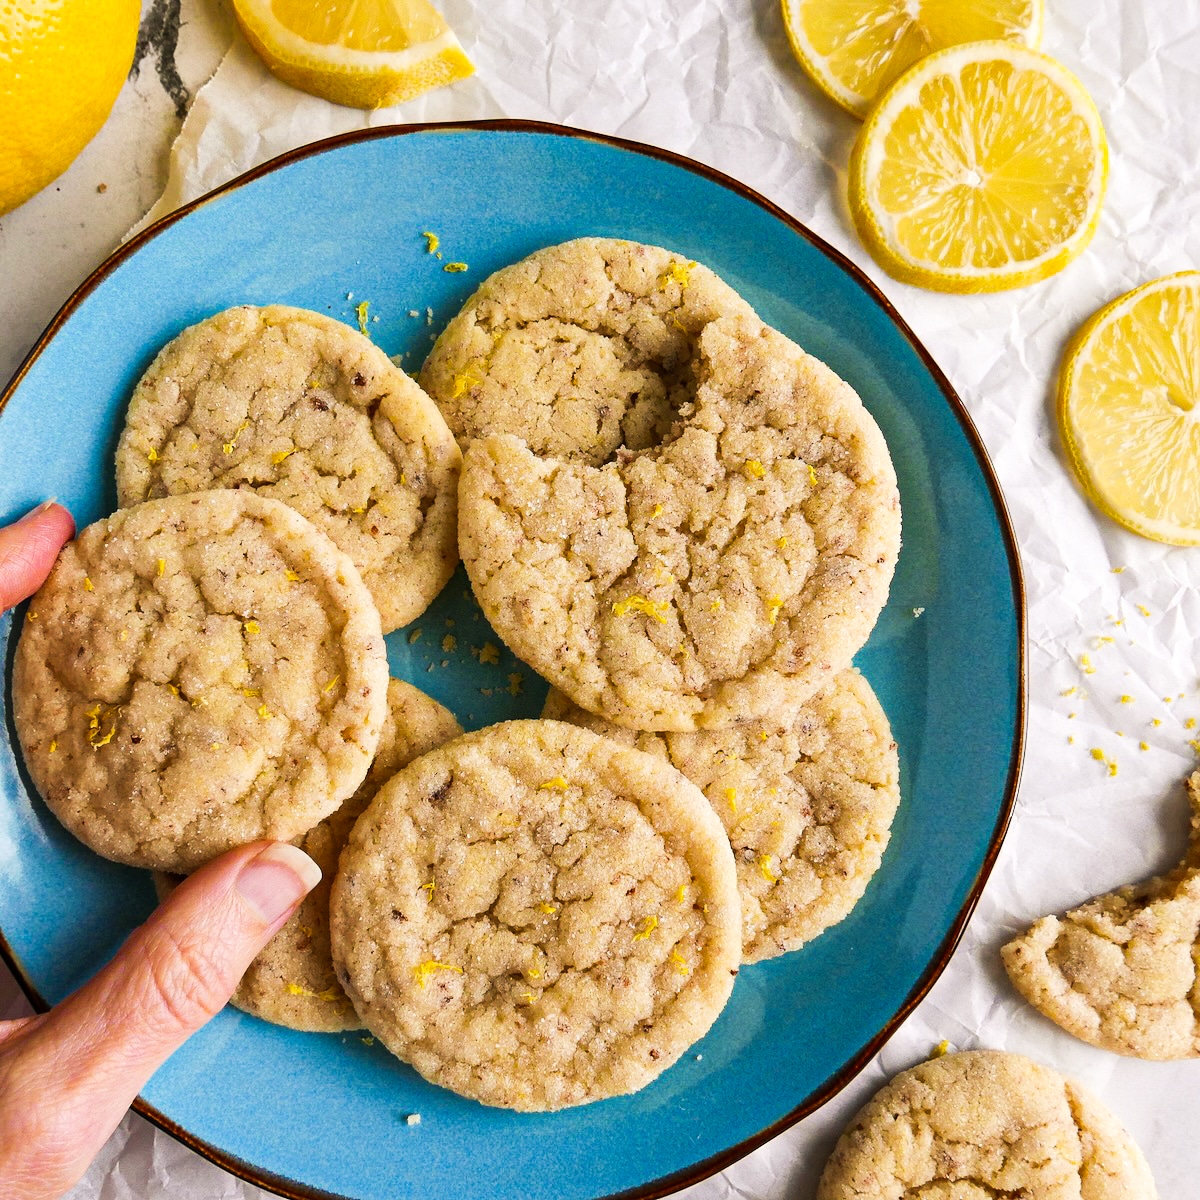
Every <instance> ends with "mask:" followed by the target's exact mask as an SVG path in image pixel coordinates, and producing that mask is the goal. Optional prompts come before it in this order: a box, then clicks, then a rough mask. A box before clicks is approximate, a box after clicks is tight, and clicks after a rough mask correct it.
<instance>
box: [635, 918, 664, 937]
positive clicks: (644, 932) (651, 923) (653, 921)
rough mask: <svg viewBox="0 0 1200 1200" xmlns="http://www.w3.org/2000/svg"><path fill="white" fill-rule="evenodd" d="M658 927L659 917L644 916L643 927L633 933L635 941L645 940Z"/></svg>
mask: <svg viewBox="0 0 1200 1200" xmlns="http://www.w3.org/2000/svg"><path fill="white" fill-rule="evenodd" d="M657 928H658V918H657V917H656V916H653V915H651V916H649V917H643V918H642V928H641V930H640V931H639V932H638V933H635V934H634V935H633V940H634V941H635V942H644V941H645V940H646V939H647V938H648V937H649V936H650V935H651V934H652V933H653V932H654V931H655V930H656V929H657Z"/></svg>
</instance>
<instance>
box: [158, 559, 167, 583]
mask: <svg viewBox="0 0 1200 1200" xmlns="http://www.w3.org/2000/svg"><path fill="white" fill-rule="evenodd" d="M166 573H167V560H166V559H165V558H160V559H159V560H158V577H159V579H161V578H162V577H163V576H164V575H165V574H166Z"/></svg>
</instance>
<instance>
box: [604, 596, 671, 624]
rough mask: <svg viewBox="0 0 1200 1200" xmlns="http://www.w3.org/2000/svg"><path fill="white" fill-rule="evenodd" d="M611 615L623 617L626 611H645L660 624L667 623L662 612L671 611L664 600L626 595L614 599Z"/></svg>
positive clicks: (668, 604)
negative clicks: (619, 598) (620, 598)
mask: <svg viewBox="0 0 1200 1200" xmlns="http://www.w3.org/2000/svg"><path fill="white" fill-rule="evenodd" d="M612 611H613V615H614V616H617V617H623V616H624V615H625V614H626V613H627V612H630V611H633V612H640V613H645V615H646V616H648V617H653V618H654V619H655V620H656V621H657V622H658V623H659V624H660V625H665V624H666V623H667V618H666V616H665V615H664V614H666V613H668V612H670V611H671V605H670V603H669V602H668V601H666V600H648V599H647V598H646V597H645V596H627V597H626V598H625V599H624V600H616V601H614V602H613V606H612Z"/></svg>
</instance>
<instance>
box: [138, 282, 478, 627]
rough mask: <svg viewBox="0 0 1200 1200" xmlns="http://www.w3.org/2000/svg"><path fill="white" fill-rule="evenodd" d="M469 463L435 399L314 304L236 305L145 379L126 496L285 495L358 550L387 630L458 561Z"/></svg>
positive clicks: (416, 608)
mask: <svg viewBox="0 0 1200 1200" xmlns="http://www.w3.org/2000/svg"><path fill="white" fill-rule="evenodd" d="M460 463H461V455H460V454H459V451H458V447H457V445H456V444H455V441H454V437H453V435H452V434H451V433H450V431H449V429H447V427H446V423H445V421H443V420H442V418H441V415H440V414H439V413H438V410H437V407H436V405H434V404H433V402H432V401H431V400H430V399H429V397H428V396H426V395H425V393H424V392H422V391H421V389H420V388H419V387H418V386H417V385H416V384H415V383H414V382H413V381H412V380H411V379H409V377H408V376H407V375H405V374H404V372H403V371H402V370H400V368H399V367H397V366H395V365H394V364H393V363H392V362H391V360H390V359H389V358H388V357H387V355H386V354H384V353H383V351H382V350H380V349H379V348H378V347H377V346H375V345H373V344H372V342H371V341H370V339H369V338H367V337H364V336H363V335H362V334H360V333H359V332H357V331H356V330H353V329H351V328H349V327H348V326H346V325H343V324H342V323H341V322H340V321H335V320H333V319H332V318H330V317H326V316H322V315H321V314H320V313H314V312H308V311H307V310H305V309H300V308H287V307H284V306H282V305H272V306H270V307H267V308H253V307H251V306H249V305H242V306H240V307H238V308H231V309H227V310H226V311H224V312H220V313H217V314H216V315H215V316H212V317H209V318H208V319H207V320H204V321H201V322H200V323H199V324H198V325H193V326H191V327H190V328H188V329H185V330H184V331H183V332H182V333H181V334H180V335H179V336H178V337H176V338H175V339H174V340H173V341H171V342H169V343H168V344H167V345H166V346H165V347H163V349H162V350H161V351H160V352H159V354H158V357H157V358H155V360H154V362H153V363H152V364H151V365H150V369H149V370H148V371H147V372H146V374H145V375H143V376H142V378H141V380H140V381H139V382H138V385H137V387H136V388H135V389H134V393H133V397H132V399H131V400H130V403H129V413H128V415H127V417H126V424H125V429H124V432H123V433H122V434H121V440H120V444H119V445H118V447H117V495H118V499H119V502H120V503H121V505H123V506H124V505H129V504H136V503H137V502H138V501H140V500H149V499H156V498H158V497H162V496H174V495H178V494H180V493H184V492H199V491H207V490H209V489H212V488H243V489H253V490H255V491H257V492H259V493H260V494H261V495H264V496H268V497H270V498H271V499H274V500H282V501H283V502H284V503H285V504H289V505H291V507H292V508H294V509H296V511H297V512H300V513H302V514H303V515H304V516H306V517H307V518H308V519H309V520H310V521H312V522H313V524H314V525H316V526H317V528H318V529H320V530H321V531H322V532H323V533H325V534H326V535H327V536H328V537H329V538H330V539H331V540H332V541H333V542H334V544H335V545H337V546H338V547H339V549H341V550H343V551H345V552H346V553H347V554H348V555H349V556H350V557H351V559H353V561H354V565H355V566H356V567H357V568H358V570H359V573H360V574H361V575H362V577H363V581H364V582H365V583H366V585H367V587H368V588H369V589H370V591H371V595H372V596H373V597H374V599H375V604H376V607H377V608H378V609H379V613H380V617H381V619H382V622H383V629H384V632H385V633H386V632H388V631H390V630H392V629H397V628H399V627H400V626H401V625H406V624H407V623H408V622H409V621H411V620H413V619H415V618H416V617H418V616H419V615H420V614H421V613H422V612H423V611H424V610H425V608H426V607H427V606H428V604H429V602H430V601H431V600H432V599H433V598H434V596H436V595H437V593H438V592H439V591H440V590H441V589H442V587H443V585H444V584H445V583H446V581H447V580H448V579H449V578H450V575H451V573H452V572H453V570H454V566H455V564H456V562H457V561H458V554H457V550H456V548H455V528H456V495H457V487H458V471H459V466H460Z"/></svg>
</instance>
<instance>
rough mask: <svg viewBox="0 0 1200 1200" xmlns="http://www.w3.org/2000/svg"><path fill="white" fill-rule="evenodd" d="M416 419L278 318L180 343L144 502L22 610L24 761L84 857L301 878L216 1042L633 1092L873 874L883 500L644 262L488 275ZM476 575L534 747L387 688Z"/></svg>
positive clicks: (151, 451)
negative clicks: (413, 640) (285, 854)
mask: <svg viewBox="0 0 1200 1200" xmlns="http://www.w3.org/2000/svg"><path fill="white" fill-rule="evenodd" d="M420 385H421V386H420V387H418V386H417V384H416V383H414V382H413V381H412V380H410V379H409V378H408V377H407V376H406V375H404V373H403V372H402V371H400V369H399V368H398V367H396V366H394V365H393V364H392V363H391V362H390V361H389V360H388V359H387V357H386V356H385V355H384V354H383V353H382V352H381V351H380V350H378V349H377V348H376V347H375V346H373V345H372V344H371V342H370V341H369V339H367V338H366V337H364V336H362V335H361V334H359V333H357V332H356V331H354V330H351V329H349V328H347V327H346V326H344V325H342V324H340V323H338V322H335V321H332V320H329V319H327V318H324V317H321V316H319V315H318V314H315V313H309V312H305V311H303V310H299V309H290V308H283V307H268V308H262V309H256V308H249V307H242V308H236V309H232V310H229V311H227V312H224V313H220V314H218V315H216V316H214V317H212V318H210V319H209V320H206V321H203V322H201V323H200V324H199V325H196V326H193V327H192V328H190V329H187V330H185V331H184V332H183V333H181V334H180V335H179V337H177V338H176V339H175V340H174V341H173V342H171V343H170V344H169V345H168V346H167V347H166V348H165V349H164V350H163V351H162V352H161V353H160V354H159V356H158V358H157V359H156V360H155V362H154V363H153V364H152V366H151V367H150V369H149V371H148V372H147V373H146V375H145V376H144V377H143V379H142V380H141V381H140V383H139V384H138V386H137V388H136V390H135V393H134V396H133V398H132V401H131V403H130V408H129V414H128V421H127V425H126V428H125V431H124V433H123V435H122V437H121V441H120V446H119V448H118V453H117V485H118V494H119V498H120V502H121V504H122V505H123V506H124V507H123V508H122V509H121V510H120V511H118V512H117V513H115V514H114V515H113V516H112V517H110V518H108V519H107V520H104V521H101V522H98V523H97V524H96V525H93V526H91V527H89V528H88V529H86V530H84V531H83V533H82V534H81V535H80V537H79V538H78V539H77V540H76V542H74V543H72V545H70V546H68V547H67V548H66V549H65V550H64V552H63V554H62V556H61V558H60V560H59V562H58V564H57V565H56V567H55V570H54V572H53V573H52V575H51V577H50V579H49V580H48V581H47V583H46V585H45V586H44V587H43V589H42V591H41V592H39V593H38V595H37V596H36V597H35V598H34V600H33V601H32V603H31V606H30V610H29V613H28V614H27V618H26V623H25V626H24V629H23V632H22V637H21V641H20V645H19V647H18V651H17V655H16V662H15V674H14V716H15V722H16V727H17V731H18V734H19V736H20V738H21V742H22V746H23V748H24V752H25V757H26V761H27V763H28V765H29V769H30V773H31V775H32V777H33V779H34V781H35V782H36V784H37V786H38V788H39V790H40V791H41V793H42V795H43V796H44V797H45V799H46V801H47V803H48V805H49V806H50V807H51V809H52V810H53V811H54V813H55V814H56V815H57V816H58V817H59V819H60V820H61V821H62V822H63V823H64V825H66V827H67V828H68V829H70V830H71V831H72V832H73V833H75V834H76V835H77V836H78V837H80V838H81V839H82V840H83V841H85V842H86V843H87V844H88V845H90V846H92V847H93V848H94V849H95V850H97V851H98V852H99V853H101V854H104V855H106V856H108V857H110V858H113V859H116V860H117V861H120V862H126V863H131V864H134V865H139V866H144V867H149V868H152V869H154V870H155V871H158V872H160V873H163V874H161V875H160V879H159V884H160V888H161V889H163V890H165V889H167V888H169V887H170V886H171V884H170V879H169V876H168V875H167V874H165V873H176V874H179V873H184V872H187V871H189V870H192V869H193V868H195V867H196V866H198V865H199V864H200V863H202V862H204V861H206V860H208V859H209V858H211V857H212V856H214V855H215V854H218V853H220V852H221V851H223V850H225V849H227V848H229V847H231V846H234V845H238V844H241V843H244V842H247V841H250V840H253V839H256V838H263V837H268V838H281V839H292V840H295V841H296V843H297V844H299V845H302V846H303V847H304V848H305V849H306V850H307V851H308V852H309V853H310V854H311V855H312V856H313V857H314V858H315V859H316V860H317V861H318V862H319V863H320V865H321V867H322V870H323V871H324V873H325V882H324V883H323V884H322V887H321V888H320V889H318V890H317V891H316V892H314V893H313V894H312V895H310V897H309V898H308V900H307V901H306V902H305V904H304V905H303V906H302V908H301V909H300V910H299V911H298V912H297V914H296V915H295V916H294V917H293V918H292V920H291V921H290V922H289V923H288V925H287V926H285V928H284V929H283V930H282V931H281V932H280V933H279V934H278V935H277V937H276V939H275V941H274V942H273V943H272V945H271V946H269V947H268V948H267V950H266V951H264V953H263V955H262V956H261V957H260V958H259V960H257V961H256V963H255V964H254V965H253V966H252V968H251V970H250V972H248V974H247V976H246V977H245V979H243V981H242V984H241V987H240V988H239V991H238V994H237V995H236V996H235V998H234V1001H235V1003H237V1004H238V1005H239V1006H240V1007H243V1008H245V1009H247V1010H248V1011H250V1012H253V1013H255V1014H257V1015H259V1016H262V1017H264V1018H266V1019H268V1020H272V1021H278V1022H281V1023H283V1024H287V1025H290V1026H292V1027H294V1028H300V1029H313V1030H337V1029H347V1028H354V1027H357V1026H358V1025H359V1024H363V1025H365V1026H366V1027H367V1028H368V1029H370V1030H371V1032H372V1033H374V1034H375V1035H376V1036H377V1037H378V1038H379V1039H380V1040H381V1041H382V1042H383V1043H384V1044H385V1045H386V1046H387V1047H388V1048H389V1049H390V1050H392V1051H393V1052H394V1053H396V1054H397V1055H399V1056H400V1057H401V1058H403V1059H404V1060H405V1061H407V1062H410V1063H412V1064H413V1066H414V1067H416V1069H417V1070H418V1071H420V1072H421V1073H422V1074H423V1075H424V1076H426V1077H427V1078H429V1079H431V1080H433V1081H435V1082H437V1083H439V1084H442V1085H444V1086H447V1087H450V1088H453V1089H454V1090H455V1091H458V1092H460V1093H461V1094H463V1095H466V1096H470V1097H474V1098H475V1099H478V1100H480V1101H482V1102H484V1103H487V1104H497V1105H505V1106H509V1107H513V1108H517V1109H522V1110H548V1109H558V1108H562V1107H565V1106H568V1105H574V1104H580V1103H584V1102H587V1101H591V1100H597V1099H601V1098H604V1097H606V1096H612V1095H618V1094H621V1093H625V1092H629V1091H632V1090H634V1089H636V1088H638V1087H641V1086H643V1085H644V1084H646V1083H648V1082H649V1081H650V1080H651V1079H653V1078H654V1077H655V1076H656V1075H658V1074H659V1073H660V1072H661V1071H662V1070H664V1069H665V1068H666V1067H667V1066H669V1065H670V1064H671V1063H672V1062H674V1061H675V1060H676V1059H677V1058H678V1057H679V1056H680V1055H681V1054H682V1053H683V1052H684V1050H685V1049H686V1048H687V1047H688V1046H689V1045H691V1044H692V1043H693V1042H694V1041H695V1040H696V1039H697V1038H699V1037H700V1036H702V1035H703V1034H704V1033H705V1032H706V1031H707V1030H708V1029H709V1027H710V1026H711V1025H712V1023H713V1021H714V1020H715V1019H716V1017H717V1015H718V1013H719V1012H720V1010H721V1008H722V1006H723V1005H724V1003H725V1001H726V1000H727V999H728V997H729V995H730V992H731V989H732V987H733V983H734V978H735V976H736V975H737V973H738V969H739V964H740V963H742V962H753V961H756V960H760V959H764V958H769V957H771V956H774V955H778V954H782V953H784V952H787V951H790V950H794V949H796V948H797V947H799V946H801V945H803V944H804V943H805V942H807V941H808V940H810V939H811V938H813V937H815V936H817V935H818V934H819V933H820V932H821V931H822V930H824V929H826V928H827V927H828V926H830V925H832V924H833V923H835V922H836V921H839V920H841V919H842V918H843V917H844V916H845V915H846V914H847V913H848V912H849V911H850V909H851V907H852V906H853V904H854V903H855V902H856V900H857V899H858V898H859V896H861V894H862V892H863V890H864V888H865V887H866V885H867V882H868V881H869V879H870V877H871V875H872V873H873V872H874V871H875V869H876V868H877V866H878V865H879V862H880V858H881V856H882V853H883V850H884V848H885V846H886V844H887V840H888V834H889V829H890V825H891V821H892V818H893V815H894V813H895V810H896V805H897V802H898V796H899V792H898V768H897V760H896V750H895V744H894V742H893V741H892V738H891V735H890V732H889V729H888V724H887V720H886V717H885V716H884V714H883V712H882V710H881V708H880V706H879V703H878V701H877V700H876V698H875V696H874V694H873V693H872V691H871V689H870V687H869V686H868V684H867V683H866V681H865V679H863V678H862V676H861V675H859V674H858V673H857V671H855V670H854V668H853V667H852V666H851V665H850V664H851V659H852V657H853V655H854V654H855V652H856V651H857V650H858V649H859V648H860V647H861V646H862V645H863V643H864V642H865V641H866V639H867V637H868V635H869V633H870V631H871V629H872V627H873V625H874V623H875V620H876V618H877V617H878V615H879V612H880V611H881V609H882V607H883V605H884V603H885V601H886V598H887V592H888V587H889V584H890V580H891V576H892V572H893V569H894V566H895V562H896V556H897V553H898V551H899V544H900V512H899V499H898V493H897V488H896V479H895V474H894V471H893V469H892V464H891V461H890V459H889V456H888V452H887V448H886V445H885V444H884V441H883V438H882V436H881V434H880V432H879V430H878V428H877V427H876V425H875V423H874V422H873V420H872V419H871V417H870V415H869V414H868V413H867V412H866V410H865V409H864V407H863V406H862V403H861V401H860V400H859V398H858V397H857V396H856V395H855V393H854V392H853V390H852V389H851V388H850V387H849V386H848V385H847V384H845V383H844V382H843V381H842V380H840V379H839V378H838V377H837V376H836V375H834V374H833V372H831V371H830V370H829V369H828V368H827V367H825V366H824V365H823V364H821V363H820V362H818V361H816V360H815V359H813V358H811V357H809V356H808V355H806V354H805V353H804V352H803V351H802V350H801V349H800V348H799V347H798V346H796V345H795V344H794V343H792V342H790V341H789V340H788V339H787V338H785V337H784V336H783V335H782V334H780V333H778V332H777V331H775V330H773V329H770V328H769V327H768V326H766V325H765V324H763V322H762V321H761V320H760V319H759V318H758V317H757V316H756V315H755V313H754V312H753V310H752V309H751V308H750V306H749V305H748V304H747V303H746V301H745V300H744V299H742V298H741V297H740V296H738V295H737V293H736V292H734V291H733V290H732V289H731V288H730V287H729V286H728V285H727V284H725V283H723V282H722V281H721V280H720V279H718V278H717V277H716V276H715V275H714V274H713V273H712V272H711V271H709V270H708V269H707V268H705V267H703V266H701V265H699V264H697V263H695V262H692V261H690V260H688V259H686V258H683V257H681V256H679V255H676V254H672V253H670V252H669V251H666V250H662V249H659V248H656V247H652V246H645V245H640V244H637V243H633V242H625V241H615V240H609V239H597V238H590V239H582V240H579V241H575V242H569V243H566V244H564V245H561V246H554V247H549V248H547V249H546V250H543V251H540V252H539V253H537V254H534V255H533V256H532V257H530V258H528V259H526V260H524V261H523V262H520V263H517V264H515V265H514V266H511V267H509V268H506V269H505V270H502V271H500V272H499V273H498V274H496V275H494V276H493V277H492V278H491V279H489V280H487V281H486V282H485V283H484V284H483V285H482V287H481V288H480V289H479V290H478V291H477V292H476V293H475V295H474V296H472V297H471V299H470V300H469V301H468V302H467V304H466V306H465V307H464V308H463V310H462V312H461V313H460V314H459V315H458V316H457V317H456V318H454V320H453V321H452V322H451V323H450V325H449V326H448V327H447V328H446V330H445V331H444V332H443V333H442V335H441V337H440V338H439V339H438V341H437V343H436V344H435V346H434V348H433V350H432V352H431V354H430V356H429V358H428V360H427V362H426V363H425V366H424V368H423V369H422V372H421V375H420ZM460 449H461V453H460ZM458 552H461V555H462V559H463V561H464V563H465V565H466V569H467V572H468V574H469V576H470V579H471V583H472V587H473V589H474V592H475V595H476V598H477V599H478V601H479V604H480V606H481V608H482V609H483V612H484V614H485V616H486V617H487V619H488V620H489V621H490V622H491V624H492V626H493V627H494V628H495V630H496V631H497V633H498V634H499V635H500V637H501V638H502V639H503V640H504V641H505V642H506V643H507V645H508V646H509V647H510V649H512V651H513V652H514V653H515V654H517V655H518V656H520V657H521V658H522V659H523V660H524V661H525V662H527V663H528V664H529V665H530V666H531V667H533V668H534V669H535V670H537V671H538V672H539V673H540V674H541V675H542V676H544V677H545V678H546V679H547V680H549V682H550V683H551V684H552V685H553V686H552V690H551V693H550V697H549V699H548V701H547V705H546V710H545V713H544V719H543V720H540V721H514V722H508V723H505V724H501V725H496V726H491V727H489V728H487V729H483V730H480V731H477V732H475V733H471V734H467V735H462V731H461V729H460V728H459V727H458V725H457V723H456V721H455V720H454V718H453V716H452V715H451V714H450V713H449V712H447V711H446V710H445V709H443V708H442V707H441V706H440V705H437V704H436V703H435V702H434V701H433V700H431V699H430V698H429V697H426V696H424V695H423V694H421V693H420V692H418V691H417V690H416V689H415V688H412V687H411V686H408V685H405V684H402V683H400V682H399V681H396V680H392V681H390V682H389V681H388V678H387V661H386V654H385V645H384V634H385V633H387V632H388V631H390V630H393V629H396V628H398V627H399V626H401V625H403V624H405V623H407V622H409V621H411V620H413V619H414V618H415V617H417V616H418V615H419V614H420V613H421V612H422V611H423V610H424V608H425V607H426V606H427V605H428V604H429V603H430V601H431V600H432V599H433V597H434V596H435V595H436V594H437V592H438V591H439V590H440V588H441V587H442V586H443V585H444V584H445V582H446V580H447V579H448V578H449V576H450V573H451V572H452V570H453V568H454V565H455V562H456V558H457V555H458Z"/></svg>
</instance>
